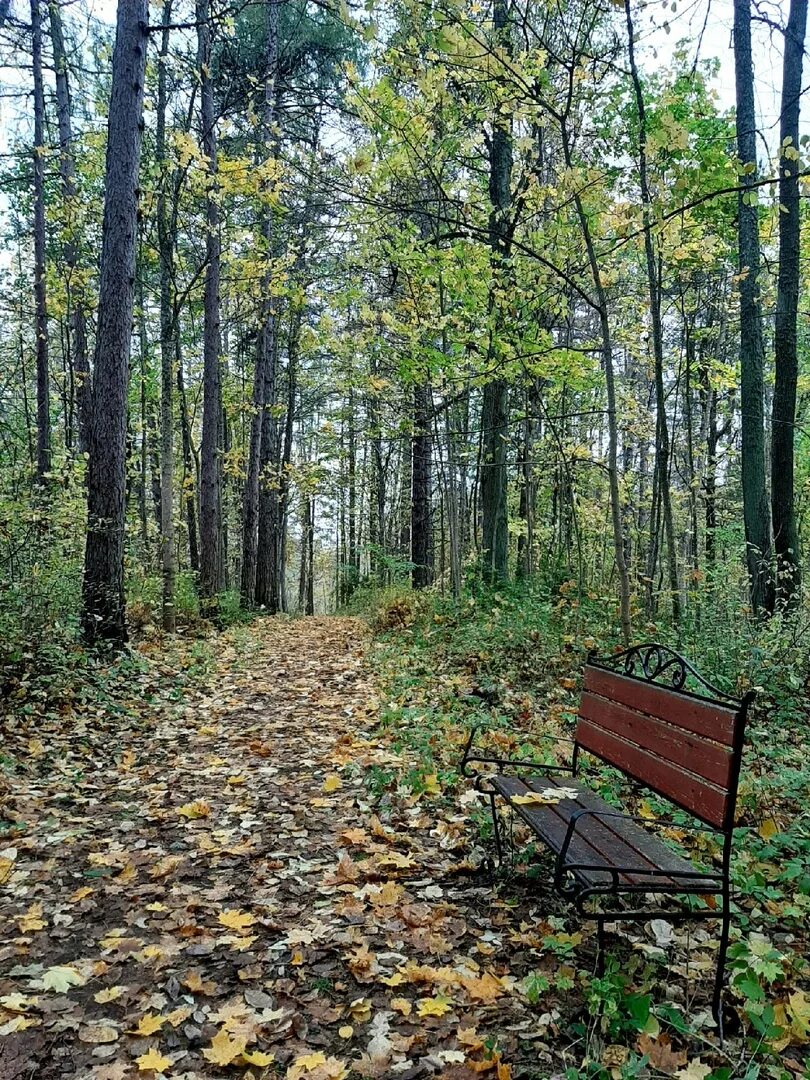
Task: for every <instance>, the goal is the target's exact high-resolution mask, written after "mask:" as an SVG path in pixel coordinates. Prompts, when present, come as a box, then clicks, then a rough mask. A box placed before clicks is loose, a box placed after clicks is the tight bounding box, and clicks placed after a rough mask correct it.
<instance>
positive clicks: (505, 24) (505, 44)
mask: <svg viewBox="0 0 810 1080" xmlns="http://www.w3.org/2000/svg"><path fill="white" fill-rule="evenodd" d="M492 22H493V28H494V46H495V50H496V51H503V52H505V53H506V54H507V55H508V54H509V52H510V51H511V50H510V34H509V14H508V9H507V3H506V0H493V5H492ZM496 99H497V95H496ZM487 141H488V150H489V198H490V203H491V211H490V218H489V243H490V248H491V252H492V256H491V262H492V287H491V291H490V316H491V319H490V325H491V330H490V347H489V361H490V363H489V367H490V369H492V368H496V369H497V368H498V366H499V365H500V364H501V363H502V358H501V342H500V333H499V331H500V330H501V329H502V318H501V314H500V308H501V304H502V301H501V300H500V299H499V294H502V292H503V290H504V286H505V282H504V280H503V278H504V276H505V275H506V274H507V273H508V272H509V271H508V270H507V267H506V265H505V263H506V260H507V259H508V258H509V249H510V223H509V210H510V207H511V204H512V117H511V113H509V112H508V111H507V112H502V111H501V110H500V108H498V106H497V104H496V107H495V108H494V110H493V118H492V132H491V134H490V135H489V137H488V140H487ZM481 427H482V429H483V430H482V437H481V450H482V454H481V481H480V488H481V548H482V555H483V571H484V578H485V580H488V581H497V580H504V579H505V578H506V577H507V576H508V572H509V520H508V514H507V502H506V500H507V471H506V451H507V447H508V439H509V384H508V383H507V381H506V379H505V378H504V376H503V375H502V374H498V375H495V376H494V377H489V378H488V381H487V383H486V384H485V386H484V392H483V403H482V408H481Z"/></svg>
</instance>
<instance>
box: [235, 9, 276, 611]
mask: <svg viewBox="0 0 810 1080" xmlns="http://www.w3.org/2000/svg"><path fill="white" fill-rule="evenodd" d="M280 2H281V0H268V3H267V5H266V11H267V42H266V63H267V70H266V73H265V81H264V115H263V121H262V124H263V128H264V132H263V139H264V142H265V144H268V145H270V146H276V145H277V141H278V140H277V138H276V135H275V133H274V128H275V122H276V111H277V105H278V101H277V83H278V16H279V4H280ZM263 233H264V242H265V245H266V251H265V256H266V258H268V259H269V258H270V257H271V255H272V252H273V248H274V239H275V236H274V233H275V216H274V213H273V210H272V208H270V207H268V208H266V209H265V213H264V222H263ZM271 273H272V270H271V269H270V268H269V267H268V269H267V271H266V274H265V288H264V293H265V296H264V309H265V310H264V313H263V321H262V328H261V331H260V333H259V343H258V350H257V353H256V368H255V371H254V375H253V399H252V400H253V415H252V417H251V423H250V442H249V446H248V455H247V468H246V475H245V496H244V501H243V509H242V581H241V588H240V593H241V603H242V607H245V608H251V607H253V606H254V604H255V600H256V585H257V582H256V574H257V561H258V550H259V490H260V478H261V462H262V435H263V429H264V427H265V412H266V409H267V406H268V405H269V402H267V401H266V399H265V393H266V387H267V385H268V381H269V380H270V378H271V371H270V368H271V366H272V364H273V358H274V355H275V348H276V321H277V312H276V302H275V299H274V298H273V297H272V296H271V295H270V284H271V282H270V277H271ZM273 374H274V373H273ZM269 419H270V418H269V417H268V421H269Z"/></svg>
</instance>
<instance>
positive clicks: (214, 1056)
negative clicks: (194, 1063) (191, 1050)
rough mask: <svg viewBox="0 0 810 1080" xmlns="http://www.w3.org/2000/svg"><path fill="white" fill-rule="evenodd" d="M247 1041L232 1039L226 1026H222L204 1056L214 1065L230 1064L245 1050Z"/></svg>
mask: <svg viewBox="0 0 810 1080" xmlns="http://www.w3.org/2000/svg"><path fill="white" fill-rule="evenodd" d="M246 1045H247V1041H246V1040H245V1039H232V1038H231V1037H230V1035H229V1034H228V1032H227V1031H226V1030H225V1028H224V1027H223V1028H220V1030H219V1031H218V1032H217V1033H216V1035H215V1036H214V1038H213V1039H212V1040H211V1045H210V1046H209V1047H208V1048H207V1049H206V1050H203V1057H204V1058H205V1059H206V1060H207V1061H211V1062H213V1063H214V1065H230V1064H231V1062H232V1061H235V1060H236V1059H237V1058H238V1057H241V1055H242V1054H243V1053H244V1051H245V1046H246Z"/></svg>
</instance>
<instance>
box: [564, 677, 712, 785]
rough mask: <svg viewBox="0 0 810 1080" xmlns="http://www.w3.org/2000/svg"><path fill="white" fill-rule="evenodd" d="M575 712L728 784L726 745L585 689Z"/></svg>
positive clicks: (695, 770) (700, 774) (616, 733)
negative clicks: (703, 737)
mask: <svg viewBox="0 0 810 1080" xmlns="http://www.w3.org/2000/svg"><path fill="white" fill-rule="evenodd" d="M579 715H580V716H581V717H583V718H584V719H586V720H589V721H590V722H591V723H592V724H593V725H594V727H600V728H606V729H607V730H608V731H612V732H613V733H614V734H615V735H619V736H621V738H623V739H626V740H627V741H628V742H631V743H635V744H636V745H637V746H640V747H641V748H642V749H643V750H648V751H650V752H651V753H653V754H655V755H656V756H657V757H660V758H664V760H666V761H670V762H672V764H673V765H677V766H679V767H680V768H683V769H688V770H689V772H693V773H696V774H697V775H698V776H702V777H703V779H704V780H709V781H710V782H711V783H713V784H716V785H717V787H721V788H724V789H728V787H729V781H730V777H731V751H730V750H729V749H728V748H727V747H724V746H721V745H719V744H718V743H716V742H711V741H710V740H709V739H702V738H700V736H699V735H693V734H692V733H691V732H687V731H685V730H684V729H683V728H681V727H675V726H674V725H673V724H669V723H666V722H665V721H664V720H659V719H657V718H656V717H654V716H648V715H647V714H645V713H640V712H636V710H634V709H630V708H628V707H627V706H626V705H622V704H620V703H618V702H616V701H610V700H608V699H607V698H603V697H600V696H598V695H597V694H593V693H589V692H588V691H587V690H586V691H585V692H584V693H583V695H582V700H581V701H580V705H579Z"/></svg>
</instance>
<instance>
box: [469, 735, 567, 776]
mask: <svg viewBox="0 0 810 1080" xmlns="http://www.w3.org/2000/svg"><path fill="white" fill-rule="evenodd" d="M479 730H480V729H479V728H477V727H473V728H470V734H469V737H468V739H467V743H466V745H465V747H464V755H463V757H462V759H461V765H460V770H461V774H462V776H467V777H471V776H473V775H474V774H473V773H471V772H470V771H469V770H468V768H467V766H468V765H469V763H470V762H471V761H478V762H483V763H485V764H488V765H497V766H498V769H499V771H501V772H502V771H503V769H504V768H509V769H534V770H535V772H542V771H544V770H545V771H546V772H566V773H572V772H573V771H574V768H573V763H572V764H571V765H544V764H543V763H542V762H540V761H529V760H527V759H525V758H501V757H495V756H492V755H487V754H473V753H471V752H470V751H471V750H472V745H473V740H474V739H475V736H476V734H477V733H478V731H479ZM535 738H540V739H550V740H551V741H552V742H560V743H569V744H570V745H571V746H573V745H574V740H573V739H567V738H566V737H565V736H564V735H540V736H535Z"/></svg>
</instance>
